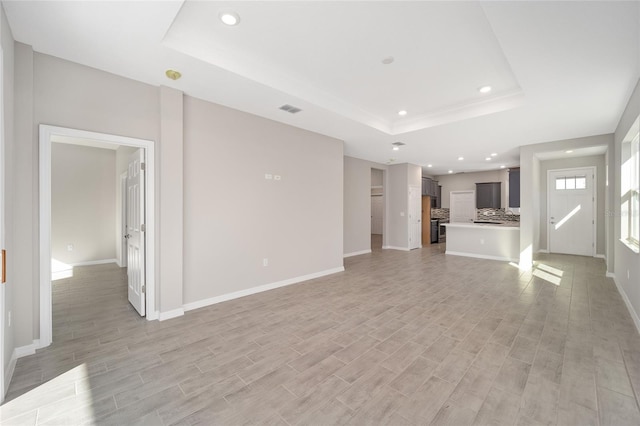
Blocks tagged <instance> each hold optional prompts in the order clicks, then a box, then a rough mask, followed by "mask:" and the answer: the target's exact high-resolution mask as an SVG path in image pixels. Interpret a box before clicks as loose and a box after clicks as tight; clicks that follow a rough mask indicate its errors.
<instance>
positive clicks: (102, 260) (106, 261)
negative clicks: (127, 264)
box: [70, 259, 118, 266]
mask: <svg viewBox="0 0 640 426" xmlns="http://www.w3.org/2000/svg"><path fill="white" fill-rule="evenodd" d="M105 263H116V264H117V263H118V260H117V259H101V260H89V261H86V262H78V263H71V264H70V265H71V266H91V265H104V264H105Z"/></svg>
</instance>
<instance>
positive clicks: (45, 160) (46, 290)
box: [39, 124, 157, 347]
mask: <svg viewBox="0 0 640 426" xmlns="http://www.w3.org/2000/svg"><path fill="white" fill-rule="evenodd" d="M54 135H56V136H64V137H72V138H80V139H89V140H97V141H101V142H104V143H110V144H117V145H126V146H133V147H138V148H143V149H144V152H145V162H146V164H147V168H146V170H145V171H146V181H145V185H146V191H145V197H146V200H145V201H146V205H147V206H149V208H148V209H147V217H146V228H147V230H146V232H145V237H146V239H147V244H146V254H145V263H146V266H147V270H146V276H147V279H146V281H147V282H146V288H147V297H146V305H147V310H148V311H150V312H155V305H156V296H155V292H156V285H157V283H156V280H155V233H156V228H155V206H156V202H155V193H156V190H155V143H154V142H153V141H150V140H144V139H136V138H129V137H126V136H117V135H110V134H106V133H96V132H89V131H86V130H77V129H69V128H65V127H56V126H49V125H46V124H40V137H39V144H40V151H39V157H40V164H39V185H40V186H39V188H40V199H39V206H40V207H39V216H40V222H39V224H40V237H39V238H40V253H39V254H40V278H39V281H40V343H39V344H40V345H41V347H46V346H49V345H50V344H51V342H52V340H53V320H52V315H51V311H52V304H51V303H52V302H51V143H52V142H51V137H52V136H54ZM151 319H155V318H150V317H149V315H147V320H151Z"/></svg>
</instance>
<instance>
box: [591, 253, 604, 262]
mask: <svg viewBox="0 0 640 426" xmlns="http://www.w3.org/2000/svg"><path fill="white" fill-rule="evenodd" d="M593 257H597V258H598V259H604V260H605V261H606V260H607V256H605V255H604V254H597V253H596V254H595V255H594V256H593Z"/></svg>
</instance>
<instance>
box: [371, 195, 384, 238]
mask: <svg viewBox="0 0 640 426" xmlns="http://www.w3.org/2000/svg"><path fill="white" fill-rule="evenodd" d="M382 201H383V198H382V195H372V196H371V233H372V234H376V235H382V210H383V207H384V203H383V202H382Z"/></svg>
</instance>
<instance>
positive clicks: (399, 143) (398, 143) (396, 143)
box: [391, 142, 405, 147]
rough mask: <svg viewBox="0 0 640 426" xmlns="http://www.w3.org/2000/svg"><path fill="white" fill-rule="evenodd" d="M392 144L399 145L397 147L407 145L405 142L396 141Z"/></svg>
mask: <svg viewBox="0 0 640 426" xmlns="http://www.w3.org/2000/svg"><path fill="white" fill-rule="evenodd" d="M391 145H393V146H397V147H400V146H403V145H405V144H403V143H402V142H394V143H392V144H391Z"/></svg>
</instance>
